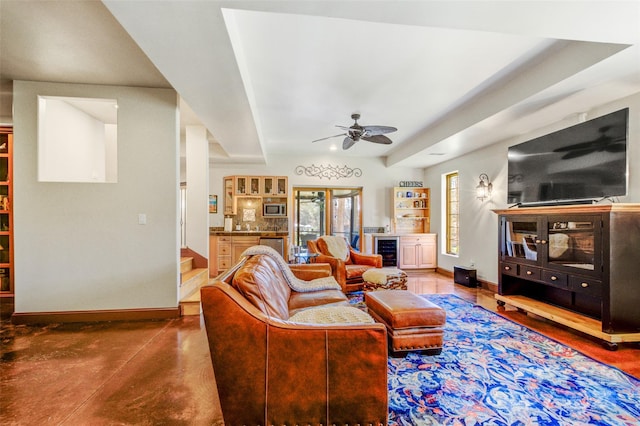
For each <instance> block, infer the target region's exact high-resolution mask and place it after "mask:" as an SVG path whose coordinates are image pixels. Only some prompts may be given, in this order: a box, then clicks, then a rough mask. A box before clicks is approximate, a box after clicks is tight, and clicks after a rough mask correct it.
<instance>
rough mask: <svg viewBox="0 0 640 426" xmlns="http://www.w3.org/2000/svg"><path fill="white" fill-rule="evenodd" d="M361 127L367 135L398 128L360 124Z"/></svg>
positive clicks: (379, 133)
mask: <svg viewBox="0 0 640 426" xmlns="http://www.w3.org/2000/svg"><path fill="white" fill-rule="evenodd" d="M362 128H363V130H364V132H365V133H366V134H367V135H368V136H376V135H384V134H385V133H391V132H395V131H397V130H398V129H396V128H395V127H390V126H362Z"/></svg>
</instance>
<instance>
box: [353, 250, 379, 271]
mask: <svg viewBox="0 0 640 426" xmlns="http://www.w3.org/2000/svg"><path fill="white" fill-rule="evenodd" d="M350 256H351V261H352V262H353V263H355V264H356V265H369V266H373V267H374V268H382V255H380V254H364V253H358V252H357V251H355V250H351V253H350Z"/></svg>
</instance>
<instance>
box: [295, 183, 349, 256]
mask: <svg viewBox="0 0 640 426" xmlns="http://www.w3.org/2000/svg"><path fill="white" fill-rule="evenodd" d="M293 193H294V233H293V244H294V245H295V246H299V247H301V248H302V249H303V250H306V247H307V241H309V240H315V239H317V238H318V237H320V236H322V235H337V236H342V237H344V238H345V239H346V240H347V241H348V242H349V244H351V246H352V247H353V248H354V249H356V250H360V247H361V244H362V241H361V238H360V236H361V235H362V188H361V187H360V188H331V187H328V188H296V187H294V188H293Z"/></svg>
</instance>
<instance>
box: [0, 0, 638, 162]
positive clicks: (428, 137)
mask: <svg viewBox="0 0 640 426" xmlns="http://www.w3.org/2000/svg"><path fill="white" fill-rule="evenodd" d="M36 3H37V7H35V6H36ZM105 6H106V8H105ZM0 8H1V10H0V12H1V13H0V24H1V29H0V36H1V39H0V48H1V49H2V52H3V53H2V60H1V62H0V74H1V78H2V79H10V80H13V79H25V80H40V81H65V82H78V83H92V84H123V85H142V86H149V87H167V86H171V87H173V88H174V89H175V90H176V91H177V92H178V93H179V95H180V96H181V99H182V102H181V105H182V106H183V108H184V109H185V110H187V109H188V110H191V111H192V112H193V114H184V115H185V117H187V116H189V117H191V118H189V119H188V122H189V123H198V122H199V123H201V124H203V125H204V126H205V127H206V128H207V130H208V132H209V133H210V135H211V139H212V140H214V141H215V142H216V143H215V144H214V145H213V147H214V148H215V149H213V150H212V151H213V154H212V161H213V162H226V163H264V162H268V161H269V158H270V157H271V156H275V155H282V154H287V155H297V156H316V155H321V154H322V155H324V154H326V155H335V156H358V157H382V158H384V160H385V162H386V164H387V165H388V166H405V167H406V166H410V167H427V166H429V165H432V164H435V163H438V162H441V161H446V160H448V159H450V158H452V157H454V156H457V155H461V154H463V153H465V152H469V151H472V150H475V149H478V148H480V147H482V146H485V145H488V144H491V143H495V142H498V141H501V140H504V139H506V138H509V137H513V136H515V135H518V134H522V133H527V132H530V131H532V130H535V129H537V128H540V127H543V126H546V125H549V124H551V123H556V122H558V121H560V120H563V119H566V117H570V116H577V114H578V113H580V112H583V111H587V110H589V109H591V108H593V107H595V106H598V105H602V104H604V103H607V102H609V101H612V100H615V99H619V98H621V97H624V96H628V95H631V94H633V93H637V92H639V91H640V50H639V47H638V42H639V41H640V2H635V1H634V2H629V1H626V2H625V1H610V2H590V1H556V2H543V1H523V2H520V1H517V2H501V1H453V2H452V1H422V2H415V1H349V0H344V1H341V0H336V1H329V2H328V1H322V0H317V1H316V0H308V1H286V2H280V1H249V0H247V1H244V0H236V1H214V0H206V1H205V0H203V1H197V2H184V1H178V0H175V1H174V0H159V1H145V2H133V1H118V0H105V1H104V2H102V3H99V2H67V1H49V2H12V1H5V0H2V1H0ZM603 23H605V24H603ZM354 112H358V113H360V114H361V116H362V118H361V119H360V120H359V123H360V124H362V125H386V126H393V127H397V128H398V131H397V132H394V133H391V134H389V135H388V136H389V137H391V139H392V140H393V144H392V145H389V146H386V145H377V144H372V143H367V142H363V141H360V142H358V143H357V144H356V145H355V146H354V147H353V148H351V149H350V150H348V151H342V149H341V148H338V150H337V151H335V152H332V153H330V151H329V149H330V147H331V145H332V144H336V145H337V146H338V147H340V145H341V138H336V139H330V140H327V141H322V142H317V143H311V141H312V140H314V139H319V138H322V137H326V136H331V135H335V134H338V133H340V129H338V128H336V127H335V126H336V125H342V126H349V125H351V124H352V120H351V118H350V115H351V114H352V113H354ZM185 121H187V120H185ZM433 154H439V155H433Z"/></svg>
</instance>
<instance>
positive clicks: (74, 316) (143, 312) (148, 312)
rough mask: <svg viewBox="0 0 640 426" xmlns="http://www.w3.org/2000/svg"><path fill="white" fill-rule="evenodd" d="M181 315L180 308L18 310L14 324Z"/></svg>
mask: <svg viewBox="0 0 640 426" xmlns="http://www.w3.org/2000/svg"><path fill="white" fill-rule="evenodd" d="M179 317H180V308H179V307H175V308H150V309H122V310H104V311H66V312H17V313H14V314H13V315H12V316H11V322H12V323H14V324H51V323H66V322H98V321H142V320H162V319H171V318H179Z"/></svg>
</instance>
